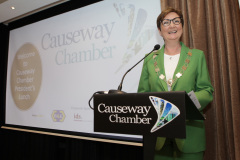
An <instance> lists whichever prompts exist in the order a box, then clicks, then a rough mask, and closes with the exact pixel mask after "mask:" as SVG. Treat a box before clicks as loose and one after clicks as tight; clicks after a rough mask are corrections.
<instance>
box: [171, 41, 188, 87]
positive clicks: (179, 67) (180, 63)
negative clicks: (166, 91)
mask: <svg viewBox="0 0 240 160" xmlns="http://www.w3.org/2000/svg"><path fill="white" fill-rule="evenodd" d="M180 43H181V46H182V48H181V53H180V58H179V61H178V65H177V67H176V69H175V72H174V74H173V79H176V81H174V82H173V84H172V90H174V89H173V88H174V86H175V85H176V84H177V81H178V79H179V78H177V77H176V75H177V74H178V73H180V71H181V70H182V66H183V65H184V64H185V60H186V59H187V56H188V51H189V48H188V47H186V46H185V45H184V44H183V43H182V42H180ZM180 78H181V77H180Z"/></svg>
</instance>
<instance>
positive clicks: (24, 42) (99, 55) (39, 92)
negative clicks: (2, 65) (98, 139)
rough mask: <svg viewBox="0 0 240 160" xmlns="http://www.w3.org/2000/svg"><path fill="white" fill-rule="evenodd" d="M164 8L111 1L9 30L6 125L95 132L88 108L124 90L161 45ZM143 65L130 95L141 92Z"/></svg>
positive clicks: (139, 0)
mask: <svg viewBox="0 0 240 160" xmlns="http://www.w3.org/2000/svg"><path fill="white" fill-rule="evenodd" d="M159 13H160V1H159V0H151V3H150V2H149V1H147V0H119V1H116V0H106V1H101V2H98V3H95V4H92V5H89V6H86V7H83V8H79V9H76V10H73V11H70V12H67V13H64V14H61V15H57V16H54V17H51V18H48V19H45V20H42V21H38V22H35V23H33V24H29V25H26V26H23V27H20V28H17V29H14V30H11V31H10V37H9V53H8V71H7V87H6V118H5V124H6V125H8V124H9V125H16V126H25V127H32V128H34V129H50V130H59V131H69V132H77V133H89V134H97V135H98V134H101V135H111V136H116V137H126V138H128V137H135V138H137V139H138V138H139V139H141V136H135V135H116V134H103V133H94V131H93V110H92V109H91V108H90V107H89V105H88V101H89V99H90V97H91V96H92V94H93V93H94V92H96V91H108V90H110V89H117V87H118V85H119V83H120V81H121V79H122V76H123V75H124V73H125V72H126V71H127V70H128V69H129V68H131V67H132V66H133V65H134V64H135V63H136V62H137V61H139V60H140V59H141V58H143V57H144V55H145V54H147V53H148V52H150V51H151V50H152V49H153V47H154V45H155V44H160V45H161V46H162V44H163V40H162V39H161V38H160V36H159V33H158V30H157V27H156V19H157V16H158V15H159ZM141 68H142V63H140V64H139V65H138V66H137V67H136V68H134V69H133V70H132V71H131V72H129V73H128V74H127V76H126V78H125V80H124V83H123V89H122V90H123V91H125V92H127V93H134V92H137V87H138V82H139V77H140V74H141Z"/></svg>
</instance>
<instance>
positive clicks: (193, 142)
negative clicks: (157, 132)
mask: <svg viewBox="0 0 240 160" xmlns="http://www.w3.org/2000/svg"><path fill="white" fill-rule="evenodd" d="M183 25H184V21H183V15H182V13H181V11H179V10H176V9H173V8H168V9H166V10H164V11H163V12H162V13H161V14H160V15H159V16H158V18H157V27H158V30H159V33H160V35H161V36H162V37H163V39H164V43H165V44H164V46H163V47H162V48H161V49H160V50H158V51H157V52H153V53H151V55H149V56H148V57H147V58H146V59H145V61H144V64H143V69H142V74H141V77H140V82H139V86H138V92H163V91H186V92H187V93H189V92H191V91H194V93H195V95H196V97H197V99H198V101H199V103H200V105H201V108H199V110H200V111H201V112H202V110H203V109H204V108H205V107H206V105H207V104H208V103H209V102H211V101H212V99H213V95H212V94H213V87H212V85H211V81H210V77H209V73H208V68H207V64H206V60H205V56H204V53H203V51H201V50H198V49H189V48H188V47H186V46H185V45H184V44H183V43H182V42H180V37H181V36H182V33H183ZM204 150H205V128H204V122H203V121H202V120H187V121H186V139H170V138H164V137H158V139H157V142H156V152H155V159H157V160H160V159H161V160H168V159H184V160H185V159H189V160H202V159H203V154H204Z"/></svg>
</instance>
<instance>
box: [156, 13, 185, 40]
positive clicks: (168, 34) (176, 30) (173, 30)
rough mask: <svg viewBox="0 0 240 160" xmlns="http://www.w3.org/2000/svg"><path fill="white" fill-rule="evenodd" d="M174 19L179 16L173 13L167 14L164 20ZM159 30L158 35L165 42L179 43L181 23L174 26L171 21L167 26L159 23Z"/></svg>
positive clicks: (181, 31)
mask: <svg viewBox="0 0 240 160" xmlns="http://www.w3.org/2000/svg"><path fill="white" fill-rule="evenodd" d="M176 17H179V15H178V14H177V13H175V12H170V13H168V14H167V15H166V16H165V17H164V19H170V20H172V19H174V18H176ZM160 25H161V30H160V29H158V31H159V33H160V35H161V36H162V37H163V39H164V40H165V42H170V41H179V40H180V37H181V36H182V33H183V30H182V23H180V24H174V23H173V22H172V21H171V23H170V25H169V26H163V24H162V23H161V24H160Z"/></svg>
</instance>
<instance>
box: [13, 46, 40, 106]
mask: <svg viewBox="0 0 240 160" xmlns="http://www.w3.org/2000/svg"><path fill="white" fill-rule="evenodd" d="M41 82H42V63H41V59H40V56H39V53H38V50H37V49H36V47H35V46H34V45H33V44H30V43H26V44H24V45H23V46H22V47H21V48H20V49H19V50H18V51H17V53H16V55H15V57H14V61H13V64H12V70H11V91H12V97H13V100H14V102H15V104H16V106H17V107H18V108H19V109H21V110H27V109H29V108H30V107H31V106H32V105H33V104H34V102H35V100H36V99H37V97H38V93H39V90H40V86H41Z"/></svg>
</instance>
